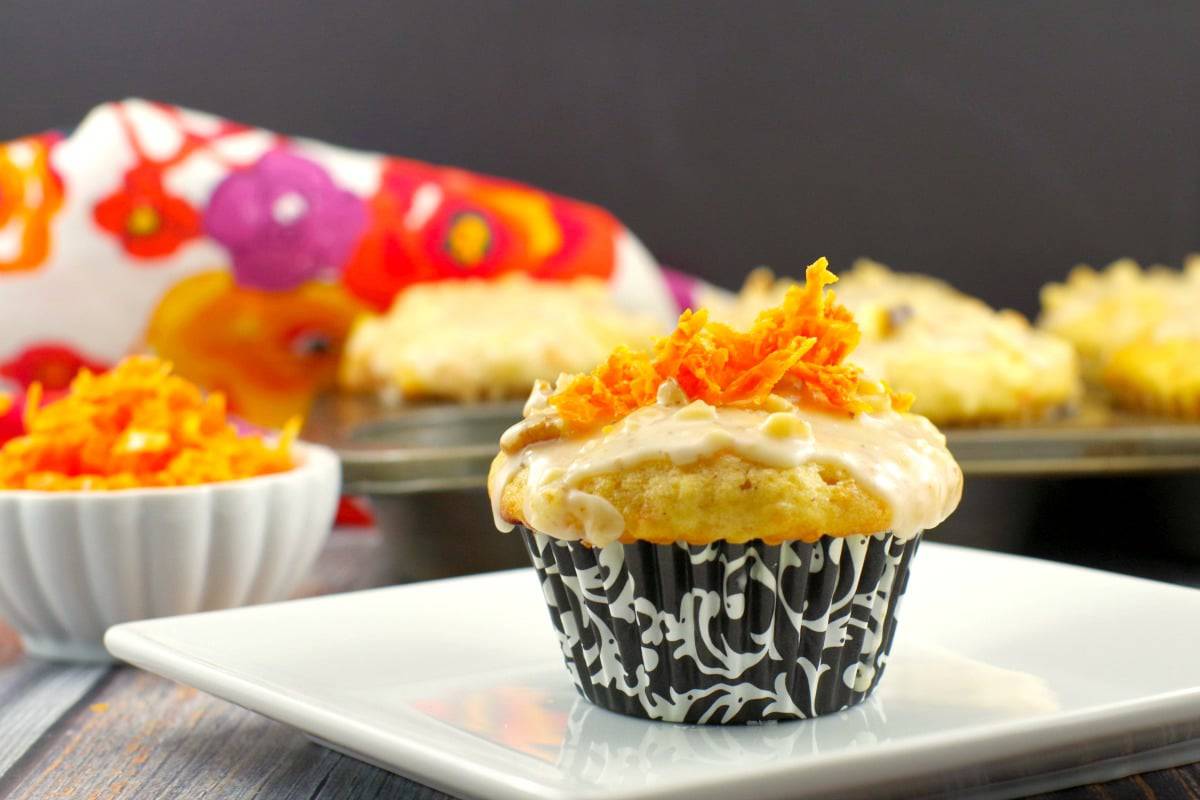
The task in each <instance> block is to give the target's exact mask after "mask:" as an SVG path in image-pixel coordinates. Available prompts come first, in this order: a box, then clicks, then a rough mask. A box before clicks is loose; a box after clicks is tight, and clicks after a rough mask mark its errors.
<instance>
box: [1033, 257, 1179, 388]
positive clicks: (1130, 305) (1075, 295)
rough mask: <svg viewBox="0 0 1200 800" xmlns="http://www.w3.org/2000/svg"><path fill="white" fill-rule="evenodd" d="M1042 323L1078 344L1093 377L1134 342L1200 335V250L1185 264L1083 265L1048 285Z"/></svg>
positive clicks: (1100, 377) (1098, 377)
mask: <svg viewBox="0 0 1200 800" xmlns="http://www.w3.org/2000/svg"><path fill="white" fill-rule="evenodd" d="M1038 324H1039V325H1040V326H1041V327H1043V328H1045V329H1046V330H1048V331H1052V332H1054V333H1056V334H1058V335H1060V336H1062V337H1064V338H1066V339H1068V340H1069V341H1070V342H1071V343H1072V344H1074V345H1075V347H1076V348H1077V349H1078V350H1079V355H1080V357H1081V358H1082V359H1083V364H1084V370H1085V374H1086V375H1087V377H1088V378H1089V379H1091V380H1092V381H1094V382H1097V383H1101V382H1104V381H1103V376H1104V371H1105V368H1106V367H1107V366H1108V364H1109V362H1110V361H1111V360H1112V358H1113V357H1114V355H1115V354H1116V353H1117V352H1118V351H1119V350H1121V349H1123V348H1125V347H1127V346H1129V345H1137V344H1139V343H1142V344H1149V343H1158V344H1163V343H1170V342H1180V341H1190V342H1195V341H1200V256H1195V255H1193V256H1190V257H1189V258H1188V259H1187V262H1186V263H1185V265H1184V269H1183V270H1172V269H1168V268H1167V267H1162V266H1156V267H1149V268H1147V269H1142V268H1141V267H1140V266H1138V264H1137V262H1135V261H1132V260H1130V259H1122V260H1120V261H1115V262H1113V263H1112V264H1110V265H1109V266H1108V267H1107V268H1106V269H1104V270H1101V271H1097V270H1094V269H1092V268H1091V267H1089V266H1086V265H1081V266H1078V267H1076V268H1075V269H1073V270H1071V272H1070V274H1069V275H1068V276H1067V280H1066V281H1065V282H1064V283H1050V284H1047V285H1046V286H1044V287H1043V288H1042V314H1041V317H1040V318H1039V320H1038Z"/></svg>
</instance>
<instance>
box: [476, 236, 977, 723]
mask: <svg viewBox="0 0 1200 800" xmlns="http://www.w3.org/2000/svg"><path fill="white" fill-rule="evenodd" d="M835 280H836V278H835V277H834V276H833V275H832V274H831V273H829V272H828V270H827V268H826V262H825V261H824V259H822V260H820V261H818V262H816V263H815V264H813V265H812V266H810V267H809V268H808V272H807V279H806V283H805V285H803V286H792V287H790V288H789V289H788V290H787V292H786V293H785V295H784V297H783V299H782V303H781V304H780V305H779V306H778V307H776V308H771V309H767V310H764V311H762V312H761V313H760V314H759V315H758V316H757V318H756V320H755V322H754V323H753V325H752V326H750V328H749V329H748V330H745V331H738V330H735V329H733V328H731V327H729V326H727V325H724V324H721V323H717V322H713V321H710V320H709V318H708V313H707V311H705V310H700V311H696V312H694V313H693V312H690V311H689V312H685V313H684V314H683V316H682V317H680V320H679V324H678V327H677V328H676V330H675V331H674V332H673V333H671V334H670V335H669V336H667V337H664V338H662V339H659V340H658V341H657V342H656V343H655V344H654V346H653V347H652V348H651V349H650V350H647V351H643V350H631V349H628V348H624V347H622V348H618V349H617V350H615V351H614V352H613V354H612V355H611V356H610V357H609V358H608V359H607V360H606V361H604V362H603V363H602V364H601V365H600V366H599V367H597V368H596V369H595V370H593V371H592V372H590V373H586V374H581V375H563V376H560V378H559V379H558V381H557V383H556V384H554V385H551V384H550V383H548V382H545V381H542V382H539V383H538V384H537V385H536V387H535V388H534V391H533V394H532V395H531V397H530V399H529V402H528V403H527V405H526V407H525V418H524V420H523V421H522V422H520V423H518V424H517V425H515V426H513V427H512V428H510V429H509V430H508V431H507V432H506V433H505V434H504V436H503V438H502V439H501V452H500V453H499V455H497V457H496V459H495V461H494V462H493V464H492V469H491V474H490V476H489V479H488V489H489V493H490V496H491V499H492V504H493V511H494V514H495V518H496V524H497V526H498V527H499V528H500V529H501V530H512V529H513V528H518V529H519V530H520V532H521V535H522V536H523V537H524V539H525V542H526V544H527V546H528V548H529V552H530V555H531V557H532V560H533V564H534V566H535V568H536V569H537V571H538V574H539V576H540V577H541V580H542V586H543V590H544V593H545V596H546V600H547V602H548V604H549V606H550V616H551V619H552V621H553V622H554V625H555V627H556V629H557V631H558V633H559V639H560V643H561V645H562V650H563V655H564V657H565V660H566V664H567V668H568V671H569V672H570V674H571V677H572V679H573V681H574V683H575V685H576V686H577V688H578V689H579V691H580V692H581V693H582V694H583V695H584V696H585V697H586V698H587V699H589V700H591V701H592V702H594V703H597V704H598V705H601V706H604V707H606V708H609V709H612V710H615V711H619V712H622V713H626V714H632V715H636V716H641V717H647V718H650V719H658V720H668V721H675V722H698V723H741V722H750V721H758V720H765V719H792V718H805V717H811V716H814V715H817V714H823V713H829V712H832V711H836V710H839V709H842V708H846V707H847V706H850V705H853V704H855V703H858V702H860V701H861V700H862V699H863V698H864V697H866V696H867V694H868V693H869V692H870V691H871V690H872V689H873V688H874V686H875V685H876V683H877V682H878V680H879V677H880V675H881V673H882V671H883V667H884V663H885V661H886V656H887V652H888V648H889V646H890V643H891V639H892V635H893V633H894V630H895V623H896V617H895V611H896V605H897V601H898V599H899V596H900V594H901V593H902V592H903V591H904V587H905V584H906V581H907V572H908V565H909V562H910V559H911V558H912V556H913V553H914V552H915V550H916V547H917V543H918V541H919V539H920V534H921V532H922V531H924V530H927V529H929V528H932V527H934V526H936V525H938V524H939V523H940V522H941V521H942V520H944V519H945V518H946V517H947V516H948V515H949V514H950V513H951V512H952V511H953V510H954V508H955V507H956V505H957V504H958V500H959V497H960V495H961V490H962V473H961V471H960V470H959V467H958V465H957V463H955V461H954V459H953V457H952V456H951V455H950V453H949V452H948V451H947V450H946V447H945V439H944V437H943V436H942V435H941V433H939V432H938V430H937V429H936V428H935V427H934V426H933V425H932V424H931V423H930V422H929V421H928V420H927V419H925V418H924V417H920V416H917V415H915V414H912V413H908V411H907V408H908V405H909V402H910V400H911V398H909V397H907V396H904V395H898V394H896V393H894V392H892V391H890V390H889V389H888V388H887V386H886V385H884V384H882V383H880V382H878V381H875V380H872V379H870V378H868V377H866V376H865V375H864V374H863V371H862V370H861V369H860V368H859V367H857V366H855V365H853V364H851V363H848V362H847V360H846V359H847V357H848V356H850V354H851V351H853V350H854V347H855V345H856V344H857V343H858V340H859V330H858V326H857V325H856V324H855V321H854V319H853V317H852V316H851V315H850V313H849V312H848V311H847V310H846V309H845V308H843V307H842V306H840V305H838V304H837V303H836V302H835V300H834V296H833V293H832V292H829V291H826V289H825V286H826V285H827V284H829V283H832V282H833V281H835Z"/></svg>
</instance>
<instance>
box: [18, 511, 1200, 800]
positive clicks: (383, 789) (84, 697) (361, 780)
mask: <svg viewBox="0 0 1200 800" xmlns="http://www.w3.org/2000/svg"><path fill="white" fill-rule="evenodd" d="M379 550H380V542H379V538H378V537H377V536H376V535H374V534H365V533H340V534H337V535H335V536H334V537H333V538H332V539H331V540H330V543H329V546H328V548H327V549H326V552H325V553H324V555H323V556H322V558H321V560H320V562H319V566H318V569H317V571H316V574H315V575H314V576H313V578H312V579H311V580H310V581H309V582H308V583H307V584H306V585H305V586H304V587H302V590H301V592H300V593H301V594H316V593H322V592H335V591H348V590H353V589H359V588H366V587H368V586H374V585H380V584H382V583H385V582H386V581H387V574H386V564H385V563H384V561H383V559H381V558H380V557H379ZM446 797H447V795H445V794H443V793H442V792H439V791H436V790H434V789H430V788H429V787H426V786H422V785H420V784H417V783H414V782H412V781H410V780H408V779H406V778H402V777H400V776H397V775H393V774H391V773H388V772H385V771H383V770H381V769H378V768H376V767H372V766H369V765H367V764H364V763H362V762H360V761H357V760H355V759H352V758H349V757H346V756H343V755H340V754H338V753H335V752H333V751H331V750H327V749H326V748H324V747H321V746H319V745H316V744H313V743H312V742H310V741H309V740H308V739H307V738H306V737H305V736H304V735H302V734H300V733H299V732H297V731H296V730H294V729H292V728H289V727H287V726H284V725H281V724H279V723H276V722H272V721H271V720H268V719H266V718H264V717H261V716H259V715H257V714H254V713H252V712H249V711H246V710H244V709H242V708H239V707H237V706H234V705H232V704H230V703H227V702H225V701H223V700H218V699H216V698H214V697H211V696H209V695H206V694H204V693H203V692H199V691H197V690H195V689H192V688H189V687H186V686H182V685H180V684H177V683H174V682H172V681H168V680H165V679H163V678H159V677H157V676H154V675H151V674H149V673H146V672H142V671H140V670H137V669H133V668H131V667H78V666H61V665H55V664H49V663H45V662H38V661H34V660H31V659H26V658H25V657H24V656H23V655H22V654H21V652H20V645H19V642H18V640H17V638H16V635H15V634H14V633H13V632H12V631H11V630H10V629H7V628H5V627H3V625H2V624H0V798H13V799H14V800H35V799H36V800H41V799H42V798H80V799H81V800H117V799H118V798H233V799H234V800H241V799H242V798H245V799H246V800H249V798H255V799H256V800H276V799H277V798H278V799H280V800H282V799H283V798H288V799H289V800H290V799H291V798H309V799H311V800H316V799H317V798H321V799H322V800H324V799H326V798H347V800H349V799H350V798H354V799H356V800H357V798H387V799H388V800H391V799H392V798H395V800H435V799H436V800H441V799H442V798H446ZM1040 797H1042V798H1053V799H1054V800H1124V798H1157V799H1158V800H1184V799H1185V798H1186V799H1187V800H1200V765H1195V764H1193V765H1189V766H1186V767H1182V768H1178V769H1169V770H1161V771H1157V772H1149V773H1145V774H1143V775H1138V776H1134V777H1131V778H1126V779H1123V780H1118V781H1112V782H1109V783H1104V784H1097V785H1093V786H1084V787H1079V788H1075V789H1069V790H1065V791H1062V792H1055V793H1052V794H1047V795H1040Z"/></svg>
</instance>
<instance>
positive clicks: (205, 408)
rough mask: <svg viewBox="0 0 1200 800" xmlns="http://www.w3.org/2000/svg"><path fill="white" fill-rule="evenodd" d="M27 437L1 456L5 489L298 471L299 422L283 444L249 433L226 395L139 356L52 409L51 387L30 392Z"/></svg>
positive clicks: (88, 381) (80, 385) (175, 482)
mask: <svg viewBox="0 0 1200 800" xmlns="http://www.w3.org/2000/svg"><path fill="white" fill-rule="evenodd" d="M25 431H26V432H25V434H24V435H23V436H18V437H17V438H15V439H12V440H10V441H9V442H7V443H6V444H5V445H4V446H3V447H2V448H0V489H35V490H43V491H66V490H79V489H128V488H134V487H152V486H187V485H195V484H201V483H216V482H220V481H230V480H237V479H239V478H250V477H254V476H256V475H267V474H271V473H275V472H283V471H286V470H289V469H291V468H292V467H293V466H294V462H293V460H292V455H291V445H292V442H293V441H294V439H295V437H296V434H297V432H298V431H299V420H298V419H294V420H292V421H291V422H289V423H288V425H287V426H285V428H284V430H283V432H282V433H281V435H280V436H279V438H278V440H277V441H275V442H273V443H272V442H267V441H265V440H263V439H262V438H261V437H259V436H253V435H242V434H240V433H239V432H238V431H237V429H236V428H235V427H234V426H233V425H232V424H231V423H230V421H229V419H228V417H227V415H226V412H225V397H224V395H222V394H220V393H218V392H213V393H211V394H207V395H206V394H204V393H203V392H201V390H200V389H199V388H197V387H196V386H195V385H194V384H192V383H189V382H188V381H186V380H184V379H183V378H181V377H179V376H177V375H172V374H171V364H170V363H169V362H166V361H161V360H159V359H156V358H151V357H148V356H134V357H131V358H127V359H125V360H124V361H122V362H121V363H120V364H118V365H117V366H116V367H114V368H113V369H112V370H111V371H109V372H106V373H102V374H100V375H93V374H92V373H91V372H89V371H87V370H83V371H81V372H80V373H79V374H78V375H77V376H76V377H75V379H74V380H73V381H72V382H71V388H70V391H69V392H68V393H67V395H66V396H65V397H63V398H61V399H59V400H56V401H55V402H53V403H50V404H48V405H46V406H44V407H41V386H40V385H38V384H36V383H35V384H33V385H32V386H30V387H29V391H28V394H27V397H26V403H25Z"/></svg>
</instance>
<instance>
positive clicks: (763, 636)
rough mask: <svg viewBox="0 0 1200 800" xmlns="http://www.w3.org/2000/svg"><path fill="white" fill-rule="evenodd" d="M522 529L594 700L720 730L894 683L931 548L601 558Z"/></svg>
mask: <svg viewBox="0 0 1200 800" xmlns="http://www.w3.org/2000/svg"><path fill="white" fill-rule="evenodd" d="M518 530H519V531H520V532H521V535H522V537H523V538H524V540H525V544H526V546H527V548H528V550H529V554H530V557H531V558H532V560H533V566H534V568H535V569H536V570H537V573H538V577H539V578H540V580H541V584H542V591H543V592H544V594H545V597H546V602H547V604H548V605H549V608H550V619H551V621H552V622H553V623H554V627H555V629H556V630H557V631H558V634H559V643H560V644H561V646H562V651H563V657H564V658H565V660H566V664H567V670H568V671H569V672H570V674H571V679H572V681H574V683H575V686H576V687H577V688H578V689H579V691H580V693H581V694H582V695H583V696H584V697H586V698H587V699H588V700H590V701H591V702H593V703H595V704H596V705H598V706H601V707H603V708H607V709H609V710H611V711H617V712H620V713H622V714H629V715H632V716H637V717H645V718H648V719H655V720H664V721H669V722H687V723H719V724H737V723H746V722H758V721H764V720H772V719H807V718H810V717H815V716H818V715H821V714H829V713H832V712H835V711H840V710H842V709H845V708H848V707H850V706H853V705H855V704H856V703H860V702H862V700H863V699H864V698H866V697H867V695H869V694H870V693H871V691H872V690H873V689H874V688H875V685H876V684H877V683H878V682H879V678H880V676H881V675H882V673H883V668H884V665H885V663H886V660H887V653H888V650H889V648H890V647H891V643H892V637H893V636H894V635H895V630H896V607H897V605H898V602H899V599H900V596H901V595H902V594H903V592H904V589H905V586H906V584H907V582H908V567H909V564H910V562H911V560H912V557H913V554H914V553H915V552H916V550H917V545H918V543H919V541H920V537H919V536H917V537H914V538H911V539H908V540H904V541H902V540H899V539H897V538H896V537H895V536H894V535H892V534H890V533H881V534H876V535H874V536H851V537H832V536H825V537H822V538H821V539H819V540H818V541H816V542H814V543H805V542H785V543H783V544H777V545H769V544H766V543H764V542H762V541H752V542H748V543H746V544H730V543H728V542H723V541H717V542H713V543H712V544H707V545H688V544H683V543H676V544H663V545H656V544H650V543H648V542H637V543H635V544H620V543H615V544H611V545H608V546H606V547H587V546H585V545H583V544H581V543H579V542H571V541H564V540H561V539H556V538H554V537H551V536H547V535H545V534H541V533H537V532H536V531H532V530H529V529H527V528H523V527H518Z"/></svg>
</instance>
